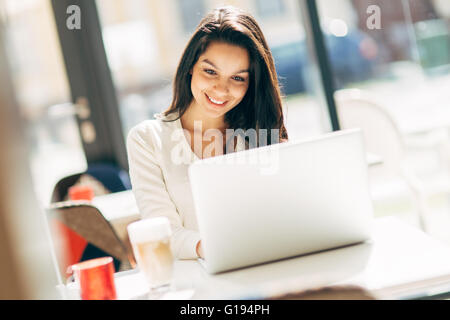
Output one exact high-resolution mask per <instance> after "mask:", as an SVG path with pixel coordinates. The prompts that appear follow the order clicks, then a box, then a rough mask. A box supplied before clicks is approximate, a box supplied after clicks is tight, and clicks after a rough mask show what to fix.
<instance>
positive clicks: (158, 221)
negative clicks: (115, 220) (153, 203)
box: [127, 217, 172, 243]
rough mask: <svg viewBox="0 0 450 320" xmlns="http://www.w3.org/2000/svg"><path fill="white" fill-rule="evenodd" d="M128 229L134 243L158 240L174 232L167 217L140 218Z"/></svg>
mask: <svg viewBox="0 0 450 320" xmlns="http://www.w3.org/2000/svg"><path fill="white" fill-rule="evenodd" d="M127 230H128V235H129V237H130V241H131V242H132V243H141V242H148V241H157V240H161V239H165V238H167V237H170V235H171V233H172V232H171V229H170V223H169V219H167V218H166V217H157V218H147V219H143V220H139V221H136V222H133V223H131V224H129V225H128V227H127Z"/></svg>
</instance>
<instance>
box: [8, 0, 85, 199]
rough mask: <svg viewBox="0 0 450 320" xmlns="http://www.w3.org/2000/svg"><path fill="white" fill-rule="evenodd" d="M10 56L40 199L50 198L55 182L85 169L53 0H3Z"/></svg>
mask: <svg viewBox="0 0 450 320" xmlns="http://www.w3.org/2000/svg"><path fill="white" fill-rule="evenodd" d="M3 6H4V12H5V14H6V21H7V26H6V36H7V40H8V44H9V45H8V48H9V52H8V58H9V61H10V63H11V68H12V70H11V73H12V75H13V79H12V80H13V82H14V86H15V88H16V94H17V99H18V103H19V105H20V107H21V110H20V112H21V114H22V116H23V118H24V120H25V122H26V130H27V137H28V144H29V146H30V166H31V172H32V178H33V182H34V187H35V191H36V194H37V196H38V199H39V200H41V201H42V202H43V203H48V202H49V200H50V195H51V192H52V190H53V187H54V185H55V184H56V182H57V181H58V180H59V179H61V178H63V177H64V176H67V175H70V174H73V173H78V172H82V171H84V170H85V169H86V158H85V156H84V152H83V149H82V146H81V142H80V136H79V132H78V127H77V123H76V120H75V117H74V108H73V106H72V104H71V103H70V90H69V86H68V82H67V78H66V74H65V71H64V62H63V60H62V55H61V52H60V48H59V43H58V36H57V32H56V29H55V24H54V19H53V15H52V9H51V6H50V2H49V1H39V0H28V1H15V0H5V1H3Z"/></svg>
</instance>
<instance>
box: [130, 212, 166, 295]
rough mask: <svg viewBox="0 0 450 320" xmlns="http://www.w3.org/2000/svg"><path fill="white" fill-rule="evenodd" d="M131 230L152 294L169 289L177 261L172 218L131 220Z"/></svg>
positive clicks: (134, 248)
mask: <svg viewBox="0 0 450 320" xmlns="http://www.w3.org/2000/svg"><path fill="white" fill-rule="evenodd" d="M127 229H128V235H129V237H130V242H131V245H132V247H133V252H134V255H135V258H136V261H137V265H138V267H139V269H140V271H141V272H142V273H143V274H144V276H145V278H146V279H147V282H148V285H149V288H150V293H152V292H164V291H167V290H168V289H169V288H170V285H171V283H172V278H173V264H174V258H173V255H172V251H171V249H170V235H171V229H170V223H169V219H167V218H166V217H157V218H148V219H143V220H140V221H136V222H133V223H131V224H130V225H128V227H127Z"/></svg>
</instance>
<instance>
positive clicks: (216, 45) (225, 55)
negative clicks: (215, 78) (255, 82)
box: [198, 41, 250, 71]
mask: <svg viewBox="0 0 450 320" xmlns="http://www.w3.org/2000/svg"><path fill="white" fill-rule="evenodd" d="M205 59H207V60H208V61H210V62H212V63H213V64H214V65H215V66H216V67H217V68H219V69H221V70H226V71H229V70H244V69H248V68H249V66H250V57H249V54H248V51H247V49H245V48H243V47H240V46H237V45H233V44H229V43H225V42H217V41H214V42H211V43H210V44H209V45H208V47H207V48H206V50H205V52H203V54H201V55H200V57H199V59H198V61H200V62H201V61H203V60H205Z"/></svg>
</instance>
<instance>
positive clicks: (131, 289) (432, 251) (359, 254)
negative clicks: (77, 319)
mask: <svg viewBox="0 0 450 320" xmlns="http://www.w3.org/2000/svg"><path fill="white" fill-rule="evenodd" d="M336 284H354V285H360V286H362V287H364V288H366V289H368V290H370V291H371V292H372V293H373V294H374V295H375V296H376V297H378V298H382V299H391V298H393V299H398V298H405V297H407V296H416V295H423V294H424V293H426V292H428V293H432V291H433V290H435V291H436V290H439V291H446V292H448V291H450V247H448V246H446V245H445V244H443V243H441V242H440V241H438V240H435V239H433V238H431V237H429V236H428V235H426V234H425V233H423V232H422V231H420V230H419V229H416V228H415V227H412V226H409V225H407V224H405V223H403V222H401V221H400V220H398V219H397V218H393V217H387V218H379V219H376V220H375V224H374V233H373V237H372V240H371V241H369V242H366V243H362V244H358V245H353V246H348V247H344V248H339V249H335V250H329V251H326V252H322V253H317V254H310V255H306V256H302V257H297V258H292V259H286V260H282V261H278V262H273V263H268V264H264V265H259V266H255V267H251V268H245V269H240V270H237V271H232V272H226V273H222V274H218V275H210V274H208V273H207V272H206V271H205V269H203V267H202V266H201V265H200V264H199V263H198V262H197V261H195V260H185V261H176V262H175V281H174V286H175V288H177V291H176V292H174V293H171V294H170V295H169V296H165V298H168V299H227V298H249V297H262V296H266V295H270V294H274V293H280V292H285V291H286V290H298V289H306V288H314V287H318V286H324V285H336ZM116 288H117V291H118V297H119V299H139V298H141V299H142V298H147V297H146V292H147V288H146V285H145V280H144V278H143V275H142V274H141V273H139V272H136V271H127V272H123V273H116ZM163 298H164V297H163Z"/></svg>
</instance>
